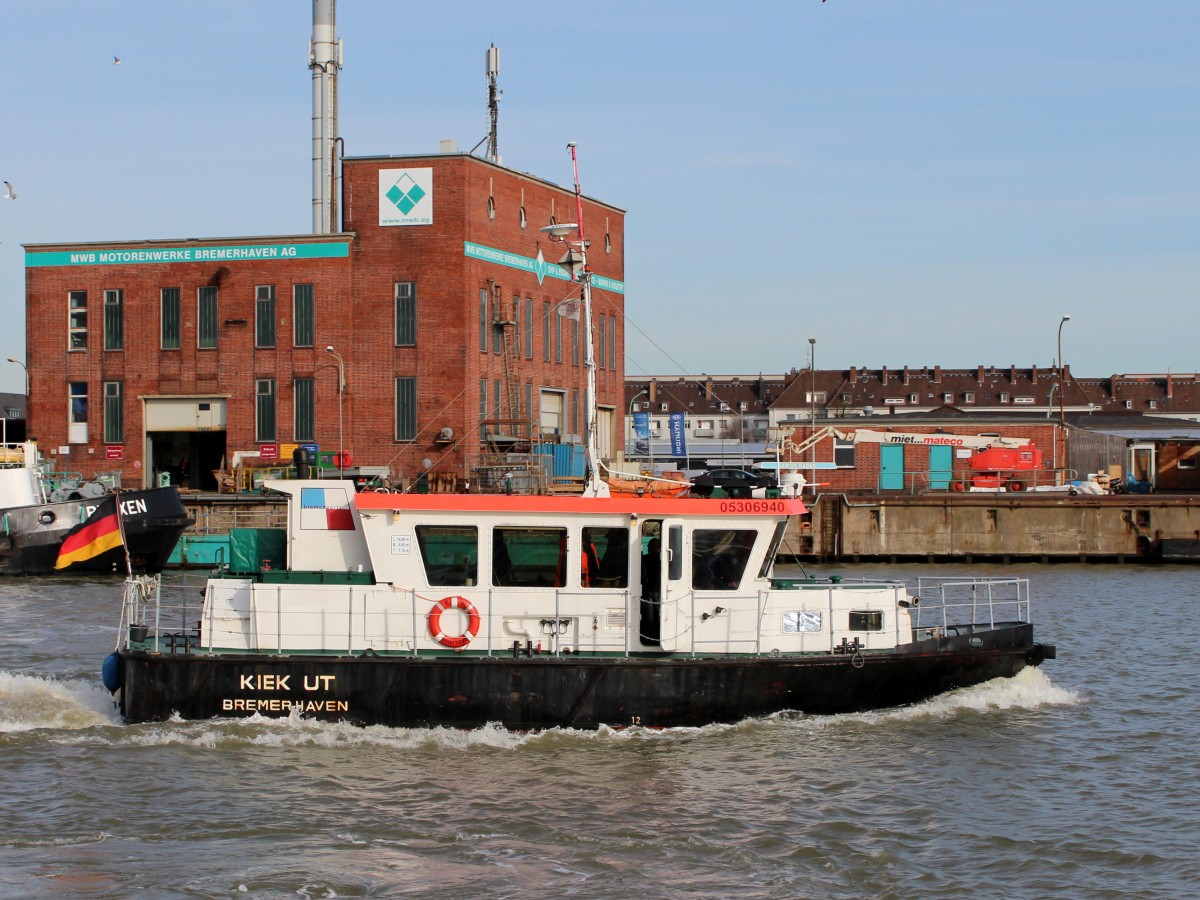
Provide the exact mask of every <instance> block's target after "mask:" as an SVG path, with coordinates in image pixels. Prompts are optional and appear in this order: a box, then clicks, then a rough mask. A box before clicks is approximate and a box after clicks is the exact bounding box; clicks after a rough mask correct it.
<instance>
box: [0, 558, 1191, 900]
mask: <svg viewBox="0 0 1200 900" xmlns="http://www.w3.org/2000/svg"><path fill="white" fill-rule="evenodd" d="M836 571H840V572H842V573H843V574H846V575H878V574H890V575H892V576H898V577H904V578H915V577H916V576H917V575H918V574H937V575H948V574H961V573H965V572H966V571H967V569H966V568H965V567H952V566H936V567H927V566H893V567H890V568H880V567H866V566H860V567H851V566H842V567H838V568H837V569H836ZM970 571H972V572H986V570H981V569H979V568H973V569H971V570H970ZM990 574H1006V575H1014V574H1020V575H1027V576H1028V577H1030V578H1031V579H1032V581H1033V595H1034V603H1035V605H1034V609H1035V620H1036V622H1037V626H1038V635H1039V638H1040V639H1041V640H1044V641H1048V642H1052V643H1056V644H1058V647H1059V658H1058V659H1057V660H1054V661H1050V662H1047V663H1046V664H1045V665H1044V667H1043V668H1042V669H1041V670H1028V671H1026V672H1024V673H1022V675H1021V676H1020V677H1018V678H1015V679H1011V680H1008V681H999V682H993V683H990V684H987V685H981V686H979V687H977V688H972V689H969V690H965V691H961V692H958V693H956V694H953V695H947V696H945V697H941V698H938V699H937V700H935V701H933V702H930V703H928V704H925V705H922V706H918V707H913V708H907V709H901V710H891V711H886V712H877V713H870V714H860V715H849V716H832V717H827V718H816V717H803V716H791V717H788V716H784V717H779V718H776V719H772V720H770V721H752V722H743V723H741V724H740V725H735V726H721V727H711V728H702V729H674V730H667V731H657V732H652V731H643V730H639V729H632V730H628V731H622V732H612V731H600V732H577V731H552V732H547V733H542V734H536V735H529V734H512V733H508V732H504V731H501V730H496V729H482V730H478V731H471V732H456V731H447V730H410V729H386V728H365V729H360V728H350V727H345V726H338V725H321V724H314V723H312V722H307V721H303V720H298V719H297V720H258V719H255V720H241V721H237V722H234V721H212V722H201V723H196V722H187V723H185V722H173V723H165V724H164V723H160V724H154V725H141V726H134V727H129V726H124V725H122V724H120V722H119V721H118V719H117V718H116V716H115V714H114V712H113V710H112V705H111V703H110V701H109V698H108V696H107V694H106V692H105V691H104V689H103V687H101V685H100V682H99V675H98V671H99V666H100V661H101V660H102V659H103V657H104V656H105V655H106V654H107V653H108V651H109V650H110V649H111V647H112V644H113V641H114V635H115V620H116V614H117V610H118V607H119V602H120V600H119V588H118V584H117V583H116V582H113V581H103V580H100V581H79V580H70V581H68V580H60V579H38V580H19V579H8V580H0V634H2V635H3V637H2V638H0V776H2V778H3V790H2V792H0V798H2V801H0V896H5V897H8V896H14V897H17V896H19V897H30V896H33V897H37V896H51V895H53V896H61V895H67V896H85V897H123V896H128V895H130V894H134V893H141V894H143V895H145V896H155V897H172V896H189V897H197V896H199V897H208V896H214V897H215V896H227V895H231V894H240V893H249V894H251V895H256V896H267V897H285V896H286V897H295V896H302V897H354V896H388V897H400V896H426V895H432V894H435V893H445V894H446V895H447V896H454V897H501V898H503V897H526V896H529V895H531V894H533V895H542V896H552V897H628V896H635V895H642V896H646V897H666V898H674V897H692V896H696V895H700V896H712V897H780V898H792V897H934V898H937V897H955V898H958V897H963V896H984V897H999V896H1005V897H1030V898H1033V897H1038V898H1042V897H1050V896H1072V897H1131V896H1133V897H1182V896H1189V895H1192V896H1194V895H1195V894H1196V892H1197V888H1196V885H1197V884H1200V863H1198V862H1197V861H1196V846H1197V843H1198V842H1200V825H1198V824H1197V820H1198V819H1200V816H1198V815H1197V813H1196V808H1197V804H1196V800H1195V795H1196V792H1197V789H1198V788H1200V772H1198V767H1200V763H1198V762H1197V754H1196V750H1195V748H1196V746H1197V744H1200V708H1198V707H1200V699H1198V698H1200V691H1198V690H1197V687H1198V686H1197V681H1198V680H1200V679H1198V676H1197V668H1198V667H1197V663H1196V661H1195V658H1194V656H1193V653H1194V650H1195V648H1196V647H1197V645H1198V639H1200V627H1198V626H1197V624H1196V621H1197V617H1196V612H1195V606H1196V602H1197V598H1196V593H1197V591H1196V584H1197V579H1198V578H1200V569H1189V568H1183V567H1179V568H1156V569H1152V568H1137V567H1097V566H1028V567H1017V566H1013V567H1006V568H1002V569H1000V568H997V569H993V570H991V572H990Z"/></svg>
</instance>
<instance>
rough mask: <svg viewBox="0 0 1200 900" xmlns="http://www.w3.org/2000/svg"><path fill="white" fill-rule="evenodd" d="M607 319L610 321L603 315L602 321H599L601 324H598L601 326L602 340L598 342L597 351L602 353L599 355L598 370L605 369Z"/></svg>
mask: <svg viewBox="0 0 1200 900" xmlns="http://www.w3.org/2000/svg"><path fill="white" fill-rule="evenodd" d="M607 319H608V316H606V315H604V313H601V314H600V321H599V323H597V324H598V325H599V330H600V340H598V341H596V349H597V350H599V351H600V353H599V357H600V358H599V359H598V360H596V368H598V369H603V368H604V346H605V345H604V323H605V321H606V320H607Z"/></svg>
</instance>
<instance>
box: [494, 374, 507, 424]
mask: <svg viewBox="0 0 1200 900" xmlns="http://www.w3.org/2000/svg"><path fill="white" fill-rule="evenodd" d="M492 409H493V410H495V413H496V418H497V419H499V418H502V417H503V416H504V412H503V410H502V408H501V405H500V379H498V378H497V379H496V380H495V381H493V382H492Z"/></svg>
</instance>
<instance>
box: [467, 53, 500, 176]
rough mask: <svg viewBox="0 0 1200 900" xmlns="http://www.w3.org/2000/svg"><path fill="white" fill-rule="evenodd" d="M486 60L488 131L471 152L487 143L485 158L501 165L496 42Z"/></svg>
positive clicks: (498, 56) (498, 69)
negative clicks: (498, 137)
mask: <svg viewBox="0 0 1200 900" xmlns="http://www.w3.org/2000/svg"><path fill="white" fill-rule="evenodd" d="M484 62H485V68H486V69H487V86H488V133H487V136H486V137H485V138H484V139H483V140H482V141H480V142H479V143H478V144H476V145H475V146H474V147H472V148H471V152H472V153H474V152H475V151H476V150H478V149H479V148H480V147H481V146H482V145H483V144H487V149H486V150H485V151H484V154H483V155H484V158H485V159H488V160H490V161H492V162H494V163H496V164H497V165H499V164H500V148H499V145H498V143H497V126H496V122H497V119H498V117H499V114H500V87H499V85H498V84H497V78H498V77H499V75H500V48H499V47H497V46H496V45H495V44H492V45H491V46H490V47H488V49H487V55H486V56H485V57H484Z"/></svg>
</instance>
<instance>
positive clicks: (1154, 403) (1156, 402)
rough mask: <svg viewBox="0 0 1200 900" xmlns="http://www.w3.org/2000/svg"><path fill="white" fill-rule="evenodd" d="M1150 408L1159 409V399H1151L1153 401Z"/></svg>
mask: <svg viewBox="0 0 1200 900" xmlns="http://www.w3.org/2000/svg"><path fill="white" fill-rule="evenodd" d="M1150 408H1151V409H1158V401H1157V400H1151V401H1150Z"/></svg>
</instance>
